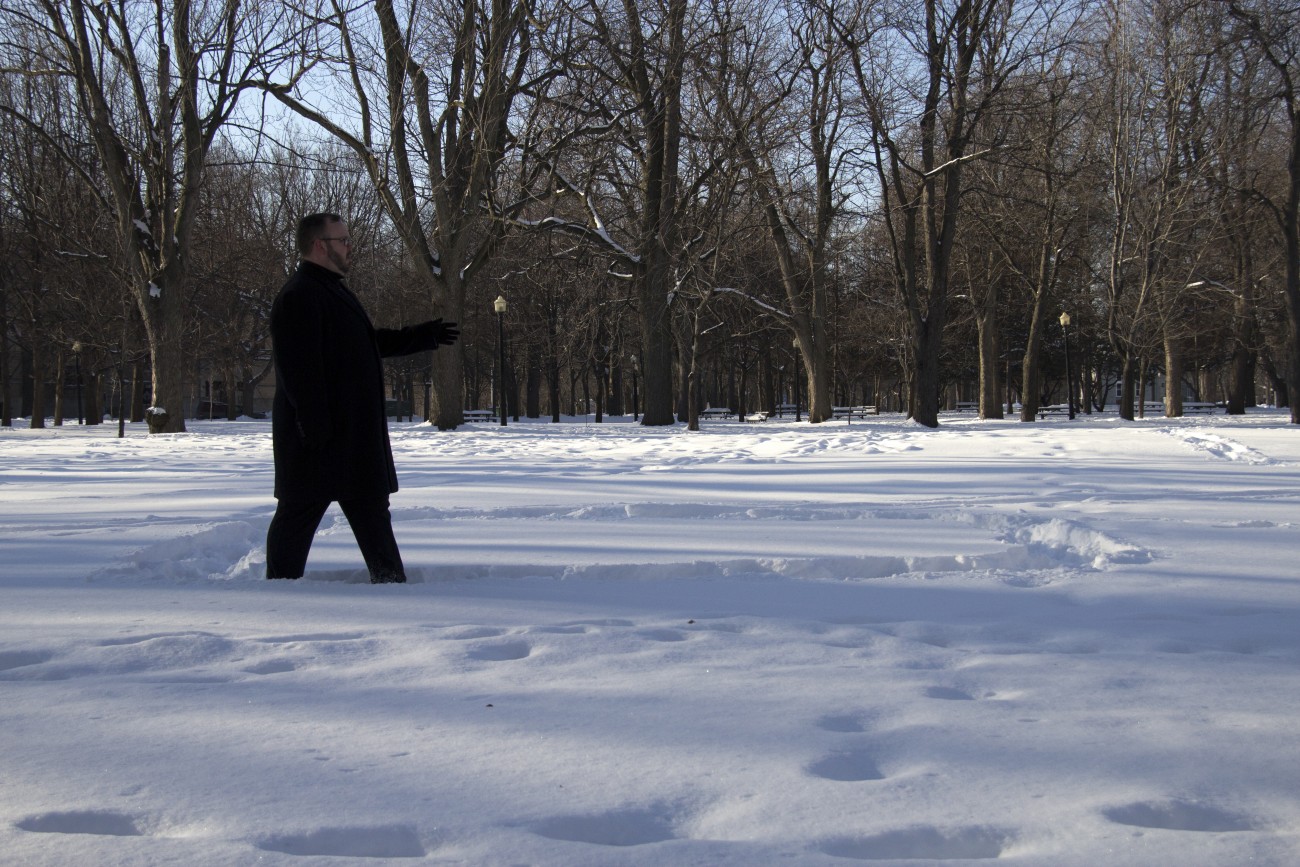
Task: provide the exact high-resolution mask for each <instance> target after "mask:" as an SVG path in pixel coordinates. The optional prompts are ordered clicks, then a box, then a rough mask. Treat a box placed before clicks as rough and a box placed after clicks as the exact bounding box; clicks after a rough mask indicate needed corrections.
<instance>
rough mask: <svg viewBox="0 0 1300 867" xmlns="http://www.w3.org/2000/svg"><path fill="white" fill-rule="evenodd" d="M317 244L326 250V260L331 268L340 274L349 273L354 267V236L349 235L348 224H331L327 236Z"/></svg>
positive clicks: (318, 240) (327, 229)
mask: <svg viewBox="0 0 1300 867" xmlns="http://www.w3.org/2000/svg"><path fill="white" fill-rule="evenodd" d="M316 243H318V244H321V245H323V246H324V248H325V259H326V261H328V262H329V265H330V267H331V268H333V269H334V270H335V271H337V272H339V273H340V274H346V273H348V269H350V268H351V267H352V236H351V235H350V234H349V233H348V224H347V223H343V222H339V223H330V224H328V226H327V227H326V230H325V234H324V235H323V236H322V237H321V238H319V239H317V241H316Z"/></svg>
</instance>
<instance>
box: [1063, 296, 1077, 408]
mask: <svg viewBox="0 0 1300 867" xmlns="http://www.w3.org/2000/svg"><path fill="white" fill-rule="evenodd" d="M1060 322H1061V333H1062V334H1064V335H1065V400H1066V405H1067V406H1068V407H1069V414H1070V418H1071V419H1073V418H1074V379H1073V377H1071V376H1070V314H1069V313H1066V312H1065V311H1061V319H1060Z"/></svg>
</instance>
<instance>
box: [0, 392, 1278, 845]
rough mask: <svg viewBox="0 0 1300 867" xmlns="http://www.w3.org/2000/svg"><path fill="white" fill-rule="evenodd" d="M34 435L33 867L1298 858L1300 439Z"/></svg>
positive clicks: (20, 655)
mask: <svg viewBox="0 0 1300 867" xmlns="http://www.w3.org/2000/svg"><path fill="white" fill-rule="evenodd" d="M943 422H944V424H943V426H942V427H941V428H940V429H939V430H937V431H931V430H926V429H923V428H919V427H917V426H915V425H913V424H910V423H908V422H905V421H903V420H902V419H900V418H896V417H893V418H891V417H882V418H881V419H880V420H878V421H875V420H873V421H870V422H866V423H862V422H858V421H854V422H852V423H851V424H845V423H844V422H834V423H829V424H824V425H817V426H812V425H808V424H806V423H804V424H796V423H793V422H780V421H771V422H766V423H762V424H750V425H744V424H738V423H734V422H714V423H708V422H706V423H705V429H704V430H702V431H700V432H698V433H691V432H688V431H686V430H685V429H684V428H683V427H681V426H677V427H673V428H660V429H654V428H651V429H647V428H642V427H639V426H634V425H631V424H625V423H607V424H603V425H596V424H592V423H586V422H583V421H582V420H577V421H573V422H570V423H565V424H558V425H553V424H549V423H545V422H541V423H524V424H518V425H510V426H508V427H506V428H500V427H497V426H481V427H480V426H472V425H467V426H465V427H462V428H461V429H460V430H457V431H453V432H446V433H440V432H438V431H436V430H433V429H431V428H429V427H427V426H422V425H409V424H396V425H393V440H394V448H395V452H396V457H397V462H398V472H399V475H400V477H401V480H402V490H401V492H399V493H398V494H397V495H395V497H394V498H393V512H394V518H395V521H396V527H397V534H398V538H399V541H400V542H401V544H402V550H403V555H404V557H405V560H406V562H407V566H408V572H409V573H410V575H411V577H412V579H413V582H414V583H411V584H408V585H404V586H401V585H392V586H380V587H374V586H371V585H369V584H368V583H364V581H365V574H364V569H363V567H362V564H361V560H360V555H359V553H358V552H357V550H356V548H355V545H354V543H353V541H352V537H351V534H350V532H349V531H348V528H347V525H346V523H345V522H344V520H343V519H342V517H341V515H338V514H337V513H336V512H333V511H332V512H331V513H330V514H329V515H327V517H326V520H325V523H324V524H322V527H321V532H320V535H319V536H318V538H317V541H316V543H315V547H314V548H313V553H312V559H311V561H310V562H309V564H308V575H307V578H306V580H303V581H299V582H267V581H265V580H263V579H262V577H261V576H262V559H263V553H262V547H261V546H262V539H263V536H264V534H265V531H266V525H267V522H268V521H269V519H270V515H271V512H272V510H273V506H274V503H273V501H272V500H271V498H270V490H271V467H270V464H271V453H270V433H269V427H268V425H267V423H265V422H255V421H248V420H244V421H240V422H236V423H226V422H210V423H209V422H196V423H192V432H191V433H189V434H186V435H176V436H155V437H150V436H147V435H146V434H145V433H144V431H143V430H142V429H141V428H136V427H132V428H131V429H130V430H129V432H128V436H127V438H126V439H123V440H118V439H116V438H115V434H116V429H115V426H113V425H107V426H104V427H101V428H80V427H76V426H71V427H66V428H63V429H48V430H44V431H31V430H4V431H0V779H2V780H3V788H0V863H5V864H22V865H45V864H49V865H65V864H67V865H71V864H76V865H91V864H94V865H117V864H148V865H156V864H178V865H179V864H184V865H195V864H202V865H245V864H254V863H256V864H272V865H295V867H299V865H308V864H346V863H356V864H376V863H385V862H388V863H394V864H418V863H429V864H471V865H517V864H535V865H665V867H667V865H674V867H675V865H684V864H703V865H714V864H717V865H746V867H749V865H764V864H792V865H822V864H847V863H853V862H855V861H858V862H861V861H867V862H875V863H880V862H890V861H902V862H906V861H909V860H910V861H913V862H915V861H921V862H927V861H930V862H937V861H954V860H955V861H961V860H970V861H984V860H992V859H996V860H998V861H1000V862H1005V863H1009V864H1034V865H1080V867H1083V865H1087V867H1095V865H1100V864H1106V865H1165V864H1169V865H1173V864H1178V865H1229V864H1232V865H1236V864H1247V863H1250V864H1266V865H1287V864H1295V863H1300V782H1298V773H1300V738H1298V737H1297V735H1296V720H1297V719H1298V718H1300V689H1298V688H1297V687H1298V686H1300V667H1298V663H1300V565H1298V563H1300V561H1298V558H1297V550H1298V549H1300V429H1297V428H1296V427H1295V426H1291V425H1288V424H1286V417H1285V416H1284V415H1283V414H1281V413H1278V412H1271V411H1260V412H1257V413H1254V414H1252V415H1250V416H1247V417H1245V418H1228V417H1226V416H1213V417H1198V418H1189V419H1182V420H1166V419H1147V420H1144V421H1138V422H1133V423H1125V422H1121V421H1119V420H1117V419H1116V418H1115V417H1114V416H1100V417H1093V418H1080V419H1079V420H1078V421H1076V422H1069V421H1066V420H1064V419H1059V420H1051V421H1047V422H1042V423H1038V424H1020V423H1018V422H1014V421H1007V422H980V421H978V420H975V419H971V418H969V417H965V418H963V417H961V416H958V415H950V416H946V417H944V418H943Z"/></svg>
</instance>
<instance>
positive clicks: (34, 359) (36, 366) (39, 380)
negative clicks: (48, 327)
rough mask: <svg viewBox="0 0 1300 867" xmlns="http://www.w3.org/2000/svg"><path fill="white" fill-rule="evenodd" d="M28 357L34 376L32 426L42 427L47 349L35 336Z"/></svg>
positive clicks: (35, 427) (43, 425)
mask: <svg viewBox="0 0 1300 867" xmlns="http://www.w3.org/2000/svg"><path fill="white" fill-rule="evenodd" d="M28 357H29V358H30V359H31V376H32V417H31V427H32V428H33V429H40V428H44V427H45V351H44V347H43V346H41V341H40V340H39V338H36V337H33V339H32V348H31V352H30V353H29V355H28Z"/></svg>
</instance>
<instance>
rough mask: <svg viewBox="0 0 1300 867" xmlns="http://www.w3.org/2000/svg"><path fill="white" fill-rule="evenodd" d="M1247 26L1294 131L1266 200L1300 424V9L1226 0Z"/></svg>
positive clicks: (1246, 31) (1289, 370) (1245, 35)
mask: <svg viewBox="0 0 1300 867" xmlns="http://www.w3.org/2000/svg"><path fill="white" fill-rule="evenodd" d="M1226 2H1227V4H1228V8H1229V10H1230V12H1231V14H1232V16H1233V17H1234V18H1236V19H1237V20H1238V21H1239V22H1240V23H1241V25H1242V30H1243V38H1244V39H1246V40H1248V41H1249V43H1250V44H1251V45H1253V46H1254V48H1255V50H1256V51H1258V52H1260V53H1261V54H1262V55H1263V57H1264V60H1265V62H1266V63H1267V64H1268V65H1269V66H1270V67H1272V70H1273V74H1274V76H1275V80H1276V86H1277V91H1276V93H1277V96H1276V98H1277V100H1278V102H1279V103H1280V108H1281V109H1282V111H1283V112H1284V113H1285V116H1286V122H1287V129H1288V132H1289V140H1288V144H1289V149H1288V150H1289V152H1288V154H1287V159H1286V167H1287V184H1286V186H1285V188H1284V189H1283V191H1282V192H1281V193H1280V194H1279V195H1275V196H1267V195H1266V196H1264V197H1263V200H1264V201H1265V202H1266V203H1267V205H1268V207H1269V209H1270V210H1271V211H1272V212H1273V215H1274V217H1275V219H1276V224H1277V228H1278V230H1279V233H1280V234H1281V236H1282V245H1283V249H1284V250H1285V268H1286V275H1285V278H1284V281H1283V287H1282V293H1283V297H1284V299H1285V302H1286V312H1287V319H1288V325H1289V329H1290V335H1289V337H1290V341H1289V342H1290V359H1289V366H1288V368H1287V376H1286V379H1287V387H1288V391H1289V392H1290V401H1289V403H1290V407H1291V422H1292V423H1293V424H1300V7H1297V6H1296V5H1295V4H1292V3H1284V4H1276V3H1270V2H1256V0H1226Z"/></svg>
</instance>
